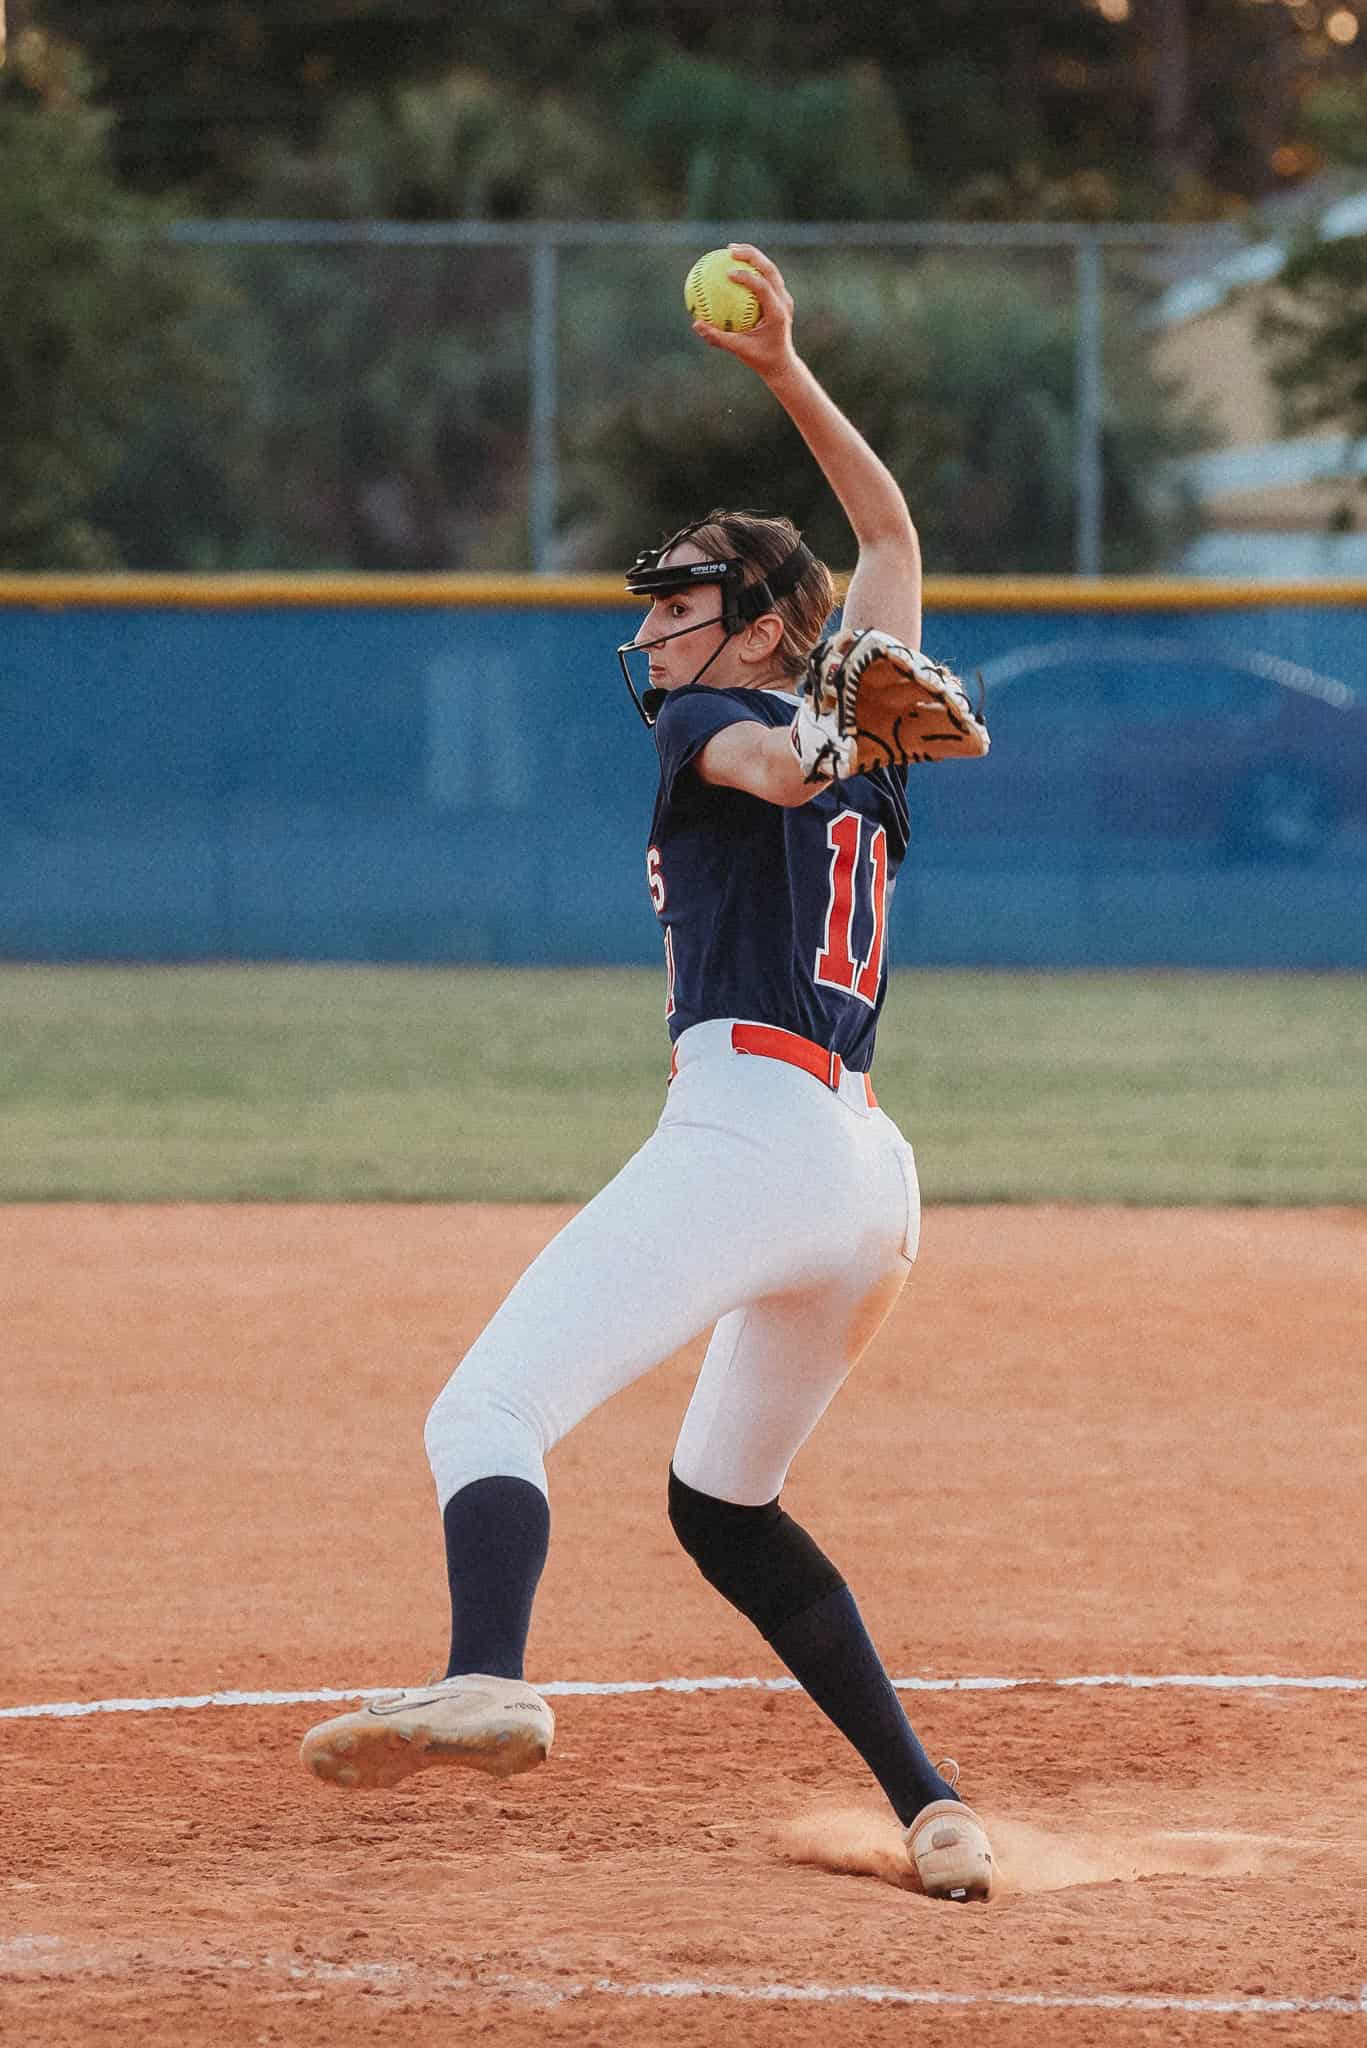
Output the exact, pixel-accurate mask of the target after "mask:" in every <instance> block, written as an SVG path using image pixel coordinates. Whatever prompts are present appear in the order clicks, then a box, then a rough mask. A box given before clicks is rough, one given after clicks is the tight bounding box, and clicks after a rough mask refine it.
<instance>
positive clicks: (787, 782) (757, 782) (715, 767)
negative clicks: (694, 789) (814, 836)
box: [694, 724, 821, 810]
mask: <svg viewBox="0 0 1367 2048" xmlns="http://www.w3.org/2000/svg"><path fill="white" fill-rule="evenodd" d="M694 765H695V767H696V769H697V772H698V774H699V775H700V776H701V778H702V780H703V781H704V782H718V783H721V784H722V785H723V786H724V787H725V788H727V789H743V790H744V791H745V792H746V794H747V795H748V796H757V797H761V798H762V799H763V800H764V802H765V803H767V804H781V805H782V806H783V807H784V809H785V810H787V809H791V808H793V806H795V805H797V804H805V803H810V802H811V799H812V798H813V797H814V796H815V795H816V794H817V792H818V790H819V789H820V788H821V784H820V783H816V782H808V781H806V780H805V779H804V777H803V773H802V768H801V765H800V763H799V762H798V758H797V755H796V754H795V753H794V752H793V746H792V741H791V740H790V739H789V737H788V728H787V726H786V725H777V726H770V727H763V726H758V725H749V724H746V725H728V726H724V727H723V728H722V730H721V731H720V732H719V733H717V734H715V735H714V737H713V738H712V739H710V740H709V741H708V742H707V745H706V746H705V747H704V748H703V750H702V752H701V753H700V754H699V755H698V758H697V761H696V762H695V764H694Z"/></svg>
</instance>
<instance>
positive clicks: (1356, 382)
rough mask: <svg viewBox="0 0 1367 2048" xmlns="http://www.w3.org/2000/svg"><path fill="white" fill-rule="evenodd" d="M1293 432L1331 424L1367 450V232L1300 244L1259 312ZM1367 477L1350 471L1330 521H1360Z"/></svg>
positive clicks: (1288, 425) (1341, 524) (1274, 378)
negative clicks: (1365, 233) (1366, 233)
mask: <svg viewBox="0 0 1367 2048" xmlns="http://www.w3.org/2000/svg"><path fill="white" fill-rule="evenodd" d="M1258 333H1259V338H1260V340H1261V342H1262V344H1263V345H1264V347H1265V348H1266V349H1267V351H1268V355H1269V360H1270V363H1271V375H1272V381H1273V383H1274V385H1275V386H1276V388H1277V390H1278V391H1279V392H1280V394H1281V399H1282V406H1283V416H1284V421H1285V425H1286V428H1287V430H1288V432H1290V433H1303V432H1305V431H1306V430H1307V429H1310V428H1314V427H1332V428H1336V429H1337V430H1338V431H1339V432H1340V433H1343V434H1346V435H1347V436H1348V437H1349V440H1350V442H1356V444H1357V447H1358V451H1359V453H1361V452H1362V450H1363V449H1364V448H1367V235H1345V236H1342V237H1340V238H1339V239H1338V240H1335V241H1321V240H1317V239H1316V240H1306V241H1304V242H1302V243H1301V244H1299V245H1298V246H1297V247H1296V248H1294V249H1293V250H1292V252H1291V254H1290V256H1289V258H1288V260H1287V263H1286V266H1285V268H1284V269H1283V271H1282V273H1281V275H1280V277H1278V279H1277V280H1276V283H1275V284H1274V285H1272V286H1271V287H1270V288H1269V291H1268V295H1267V299H1266V304H1265V306H1264V309H1263V311H1262V313H1261V315H1260V317H1259V322H1258ZM1364 501H1367V475H1364V474H1362V473H1361V472H1353V471H1350V472H1348V473H1346V474H1345V476H1344V490H1343V496H1342V498H1341V499H1340V501H1339V503H1338V506H1337V508H1336V510H1335V512H1334V514H1333V517H1332V521H1331V523H1332V524H1333V525H1334V526H1335V527H1337V528H1339V529H1341V530H1347V529H1351V528H1352V527H1354V526H1355V525H1356V524H1357V521H1358V514H1359V512H1360V511H1361V509H1362V507H1363V504H1364Z"/></svg>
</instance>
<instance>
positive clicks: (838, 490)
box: [761, 352, 916, 548]
mask: <svg viewBox="0 0 1367 2048" xmlns="http://www.w3.org/2000/svg"><path fill="white" fill-rule="evenodd" d="M761 374H763V373H761ZM764 382H765V383H766V384H767V385H768V387H769V389H770V391H772V392H773V394H774V397H775V398H776V399H777V400H778V402H779V404H780V405H781V406H782V407H783V409H784V411H785V412H786V413H787V415H788V417H789V419H791V421H792V422H793V425H794V426H795V427H796V428H797V430H798V432H799V433H800V434H801V436H802V438H803V440H804V441H805V442H806V443H807V446H808V448H809V449H810V450H811V453H812V455H813V457H814V459H815V461H816V462H817V464H818V466H819V468H820V469H821V472H822V475H823V476H824V477H825V479H826V481H827V483H828V484H829V485H830V487H831V489H832V490H833V491H834V492H835V495H836V497H837V498H838V499H839V500H840V505H841V508H842V510H843V511H844V514H845V517H846V518H847V519H848V520H849V522H850V525H851V527H852V528H853V530H854V537H855V539H856V540H857V541H858V543H859V545H860V547H861V548H862V547H871V546H872V547H876V546H878V545H880V544H881V543H884V542H894V543H897V542H901V543H904V544H907V545H910V546H914V545H915V541H916V529H915V527H914V525H913V523H912V517H911V513H910V511H909V510H908V509H907V501H906V499H905V497H904V496H903V495H902V487H901V485H900V484H899V483H898V481H897V479H896V477H895V476H894V475H893V474H892V471H891V470H890V469H889V468H888V466H887V464H886V463H885V462H884V461H883V460H882V459H881V457H879V456H878V455H876V454H875V453H874V451H873V449H872V448H871V447H870V446H869V444H868V442H867V441H866V440H865V439H864V436H863V435H862V434H861V433H860V432H859V429H858V428H857V427H856V426H854V425H853V423H852V422H851V421H850V420H848V419H846V417H845V415H844V413H843V412H841V410H840V408H839V406H838V405H837V404H836V403H835V401H834V399H833V398H831V396H830V394H829V393H828V392H827V391H826V390H825V388H824V387H823V386H822V385H821V384H820V383H818V381H817V379H816V378H815V376H813V374H812V372H811V371H810V370H809V369H808V367H807V365H806V363H804V362H803V360H802V358H801V357H800V356H799V355H797V354H796V353H795V352H793V353H790V354H789V355H788V356H787V357H786V358H785V360H784V361H783V362H782V363H781V364H780V365H779V366H778V367H777V368H776V369H775V370H774V371H773V372H772V373H771V374H768V375H765V376H764Z"/></svg>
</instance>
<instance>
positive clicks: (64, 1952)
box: [0, 1934, 1367, 2019]
mask: <svg viewBox="0 0 1367 2048" xmlns="http://www.w3.org/2000/svg"><path fill="white" fill-rule="evenodd" d="M127 1959H128V1958H127V1956H126V1955H125V1953H124V1950H123V1948H122V1947H117V1946H116V1947H115V1948H108V1947H106V1948H104V1949H100V1950H91V1949H88V1948H85V1949H83V1948H82V1947H80V1946H79V1945H76V1944H72V1943H68V1942H66V1941H63V1940H62V1938H61V1937H60V1936H57V1935H42V1934H38V1935H20V1936H18V1937H17V1938H14V1939H11V1940H9V1941H3V1940H0V1977H7V1978H9V1980H10V1981H11V1982H14V1981H16V1980H22V1979H23V1978H25V1977H44V1978H49V1977H73V1976H77V1975H91V1976H94V1975H108V1974H111V1973H112V1974H118V1973H119V1972H120V1971H121V1969H122V1967H123V1966H124V1964H125V1963H126V1961H127ZM137 1960H138V1963H139V1965H140V1966H141V1967H142V1969H143V1970H144V1973H145V1971H146V1968H147V1966H148V1964H149V1963H150V1964H151V1966H152V1968H153V1969H156V1968H158V1967H160V1968H162V1969H165V1970H167V1971H168V1972H170V1973H172V1974H174V1973H176V1972H177V1970H180V1971H181V1972H183V1971H184V1970H185V1969H187V1968H189V1969H193V1970H201V1969H203V1968H205V1967H213V1968H215V1969H219V1970H222V1971H224V1972H225V1973H226V1972H229V1971H231V1972H233V1973H234V1974H238V1973H241V1974H251V1973H263V1974H267V1975H274V1976H284V1977H287V1978H289V1980H290V1981H291V1982H292V1983H295V1984H301V1985H302V1984H330V1985H347V1984H359V1985H364V1986H365V1987H366V1988H367V1989H369V1990H371V1991H377V1992H381V1993H383V1992H386V1991H390V1992H395V1993H399V1994H411V1993H412V1992H413V1991H421V1992H422V1993H423V1994H424V1995H425V1996H428V1997H431V1996H432V1995H434V1994H444V1995H445V1996H447V1997H454V1998H465V1999H468V2000H470V2001H472V2002H478V2001H481V2000H483V2001H488V2000H491V1999H507V1998H516V1999H523V2000H526V2001H528V2002H530V2003H533V2004H538V2005H546V2006H559V2005H564V2004H566V2003H567V2002H569V2001H570V2000H572V1999H584V1998H623V1999H626V1998H637V1999H639V1998H644V1999H658V2000H662V2001H683V2000H686V1999H712V2000H714V2001H718V2002H720V2001H723V2000H734V2001H736V2002H739V2003H742V2004H748V2005H891V2006H957V2007H966V2006H994V2007H999V2008H1000V2007H1008V2008H1014V2009H1016V2010H1018V2011H1020V2010H1023V2011H1034V2012H1078V2011H1084V2012H1151V2013H1165V2012H1166V2013H1179V2012H1180V2013H1210V2014H1229V2015H1236V2016H1240V2017H1248V2018H1254V2017H1258V2016H1260V2015H1269V2016H1274V2017H1275V2016H1278V2015H1283V2014H1296V2015H1299V2014H1308V2013H1333V2014H1336V2015H1338V2016H1339V2017H1344V2018H1350V2019H1367V1984H1364V1985H1360V1986H1359V1988H1358V1990H1357V1992H1356V1994H1352V1993H1349V1994H1347V1995H1340V1994H1337V1993H1331V1994H1328V1995H1324V1996H1321V1997H1310V1996H1300V1995H1297V1994H1294V1993H1289V1992H1288V1993H1280V1994H1270V1995H1269V1994H1267V1993H1261V1994H1259V1995H1257V1996H1248V1997H1241V1996H1240V1995H1239V1994H1238V1993H1237V1992H1231V1993H1229V1994H1227V1995H1218V1994H1217V1995H1214V1996H1210V1995H1205V1996H1194V1995H1193V1996H1183V1995H1182V1994H1180V1993H1156V1992H1144V1991H1091V1992H1088V1991H987V1990H975V1991H939V1990H934V1989H930V1988H924V1989H923V1988H920V1987H914V1986H906V1985H900V1984H786V1983H768V1984H763V1983H761V1984H735V1983H728V1982H724V1981H719V1980H715V1979H710V1978H706V1977H681V1978H665V1979H662V1980H661V1981H659V1982H650V1981H644V1982H641V1983H635V1984H633V1983H629V1982H625V1981H623V1980H622V1979H620V1978H616V1977H593V1978H586V1979H583V1980H579V1981H575V1980H567V1979H563V1978H562V1979H560V1980H558V1981H556V1980H549V1981H547V1980H543V1979H538V1978H534V1977H516V1976H513V1975H511V1974H505V1973H499V1974H497V1975H489V1976H479V1977H466V1976H461V1975H459V1974H457V1973H454V1972H450V1971H433V1970H430V1969H425V1968H423V1967H422V1966H421V1965H420V1964H414V1963H411V1962H386V1961H380V1960H378V1959H375V1960H369V1961H366V1962H356V1963H335V1962H332V1961H330V1960H324V1959H322V1958H317V1959H311V1958H304V1957H299V1956H289V1957H283V1956H279V1955H259V1956H244V1955H234V1954H231V1953H223V1952H221V1951H216V1950H215V1951H208V1952H201V1953H197V1954H195V1955H193V1956H190V1957H180V1958H177V1957H176V1956H174V1955H160V1956H159V1955H157V1954H156V1952H155V1950H153V1951H152V1952H151V1953H149V1950H148V1947H147V1945H146V1944H145V1943H144V1944H141V1945H140V1946H139V1948H138V1951H137Z"/></svg>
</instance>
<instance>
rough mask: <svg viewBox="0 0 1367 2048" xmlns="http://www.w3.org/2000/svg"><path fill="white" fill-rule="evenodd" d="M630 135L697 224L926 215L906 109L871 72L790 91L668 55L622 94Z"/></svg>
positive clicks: (731, 69)
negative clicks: (900, 110) (906, 125)
mask: <svg viewBox="0 0 1367 2048" xmlns="http://www.w3.org/2000/svg"><path fill="white" fill-rule="evenodd" d="M622 126H623V129H624V132H625V133H626V134H627V135H628V136H630V137H631V138H632V139H633V140H634V141H635V142H636V143H637V145H638V147H639V149H640V154H641V158H642V161H643V163H644V164H645V165H647V166H648V167H649V171H650V172H651V173H652V174H653V178H654V182H655V184H656V185H657V187H658V188H659V189H660V190H661V191H662V192H666V193H669V192H672V193H676V194H680V195H682V199H683V206H682V209H681V210H682V212H683V213H684V214H685V216H687V217H688V218H690V219H694V220H737V219H746V218H748V219H751V220H850V219H852V220H889V219H897V218H901V217H906V216H908V215H915V214H917V213H919V212H920V211H921V210H922V207H923V205H924V196H925V195H924V191H923V189H922V188H921V187H920V186H919V185H918V183H917V180H916V177H915V175H914V167H913V163H912V153H911V150H910V148H909V147H908V143H907V137H906V133H905V130H904V128H903V125H902V121H901V118H900V116H899V114H898V111H897V107H896V105H895V103H894V101H893V98H892V94H891V92H890V91H889V89H888V86H887V84H886V82H885V80H884V79H883V77H882V75H881V74H880V72H879V71H878V70H877V69H876V68H875V67H874V66H873V65H870V64H863V65H855V66H851V67H849V68H847V69H845V70H843V71H841V72H838V73H836V74H834V75H832V76H830V77H820V76H814V77H808V78H802V79H798V80H796V81H795V82H793V83H791V84H786V83H782V82H779V83H775V82H773V81H772V80H771V79H769V78H768V77H763V76H761V77H758V78H757V77H755V76H753V75H751V74H750V73H748V72H746V71H744V70H742V69H739V68H737V67H735V66H733V65H727V64H717V63H713V62H711V61H709V60H707V59H703V58H696V57H688V56H681V55H677V54H666V55H662V56H659V57H657V58H656V60H655V61H654V62H653V63H652V64H651V65H650V66H649V68H648V69H647V70H646V71H645V72H644V73H643V75H642V76H641V77H640V78H639V79H638V80H637V81H636V82H635V83H634V84H633V85H632V86H631V87H630V89H629V90H627V91H626V92H625V93H624V95H623V100H622Z"/></svg>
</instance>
